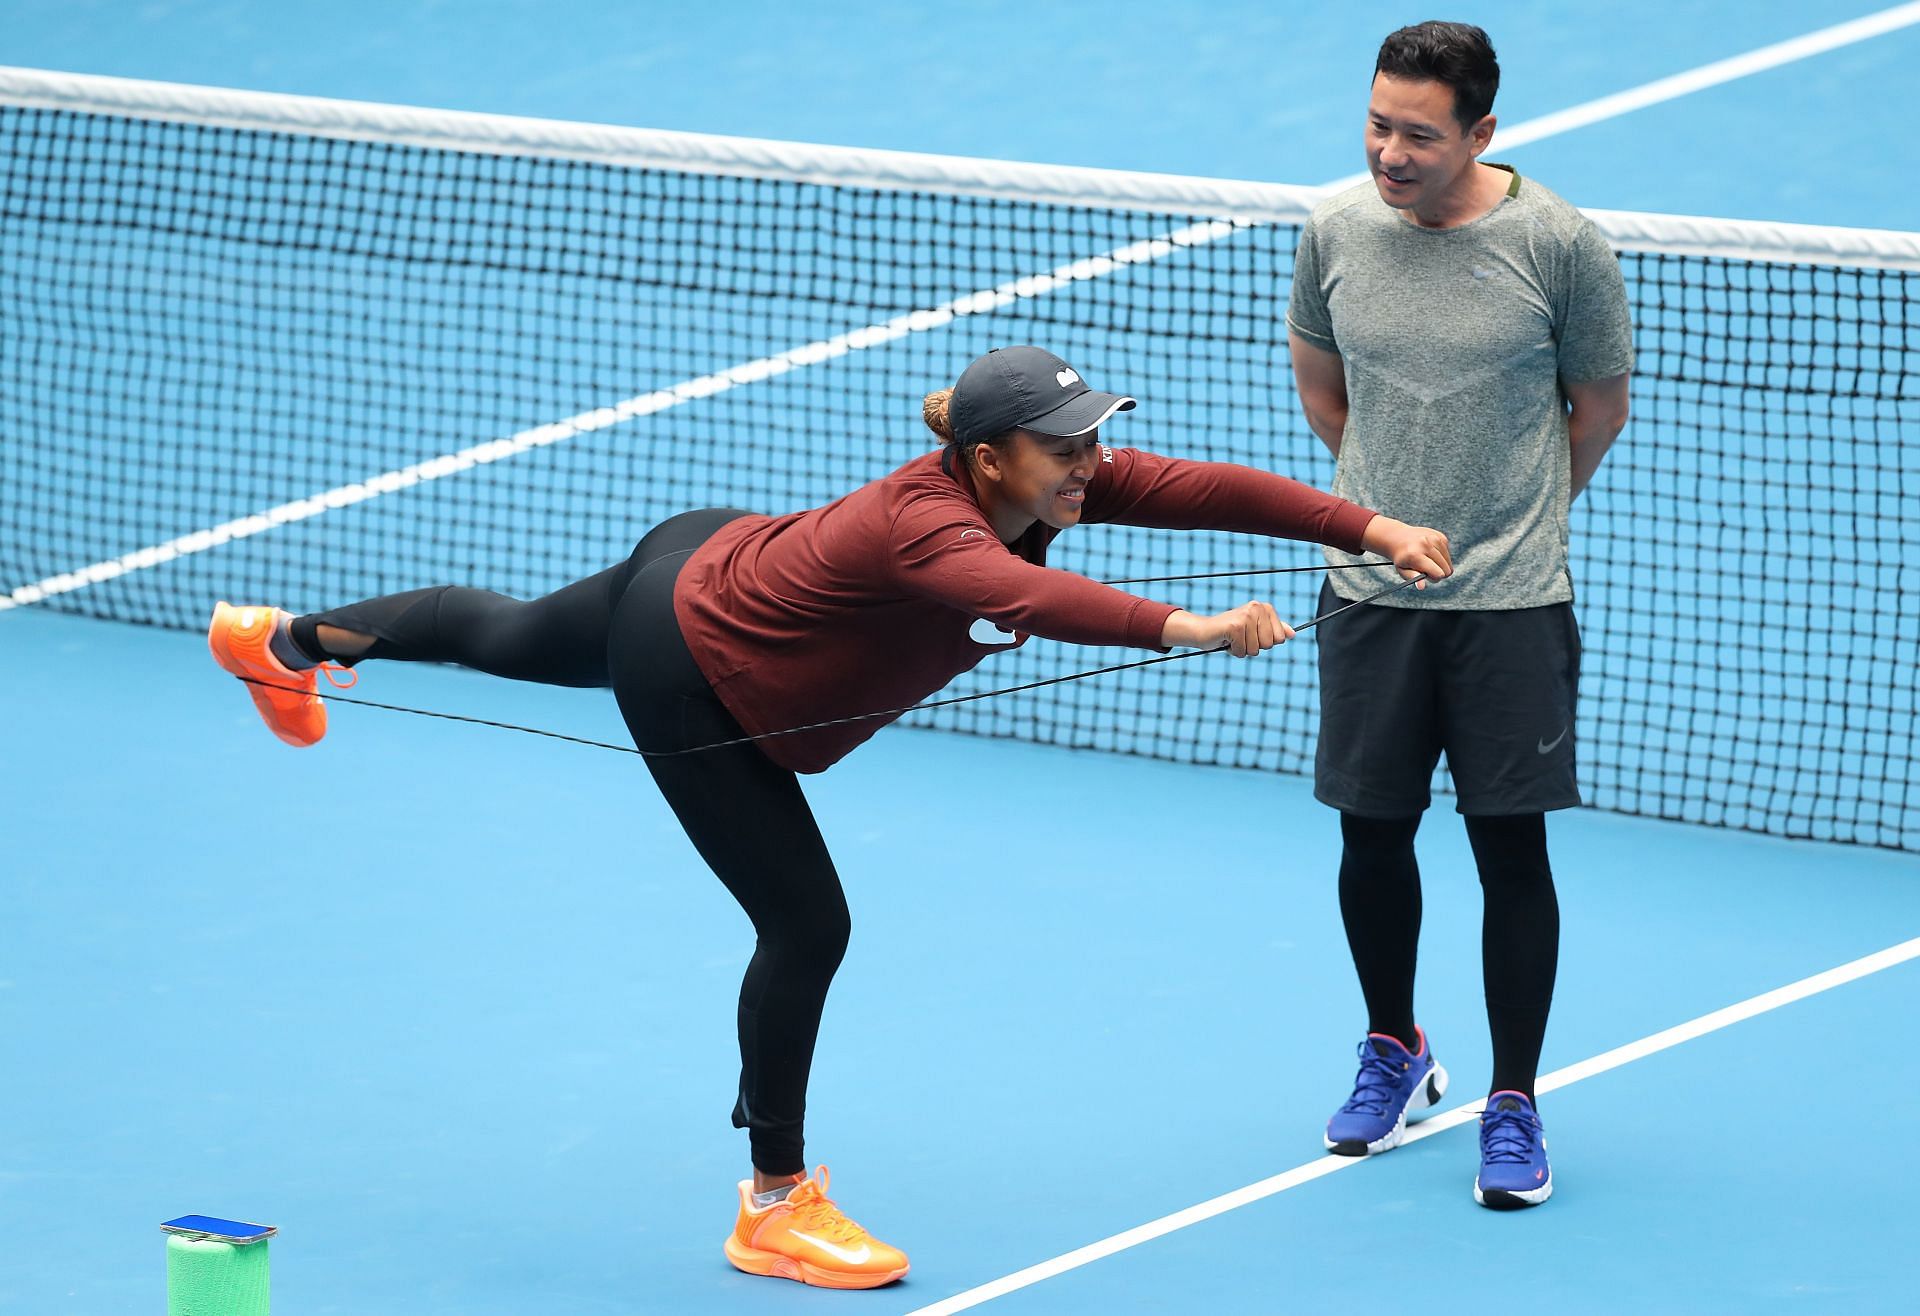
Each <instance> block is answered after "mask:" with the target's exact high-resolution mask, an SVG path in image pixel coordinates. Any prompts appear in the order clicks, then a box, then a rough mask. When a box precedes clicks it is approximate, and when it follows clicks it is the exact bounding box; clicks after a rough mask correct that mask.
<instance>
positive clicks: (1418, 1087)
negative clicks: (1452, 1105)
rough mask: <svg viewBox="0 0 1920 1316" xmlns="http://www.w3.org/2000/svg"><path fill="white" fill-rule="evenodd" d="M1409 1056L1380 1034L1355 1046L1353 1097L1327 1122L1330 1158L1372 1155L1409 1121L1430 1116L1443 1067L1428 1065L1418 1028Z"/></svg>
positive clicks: (1393, 1141) (1443, 1081) (1443, 1085)
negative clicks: (1357, 1050)
mask: <svg viewBox="0 0 1920 1316" xmlns="http://www.w3.org/2000/svg"><path fill="white" fill-rule="evenodd" d="M1414 1031H1415V1032H1416V1033H1418V1034H1419V1036H1420V1053H1419V1054H1418V1055H1415V1054H1414V1053H1413V1052H1411V1051H1409V1050H1407V1048H1406V1047H1404V1046H1402V1045H1400V1043H1399V1041H1398V1040H1397V1039H1395V1038H1392V1037H1388V1036H1387V1035H1386V1034H1385V1033H1368V1034H1367V1040H1366V1041H1364V1042H1362V1043H1361V1044H1360V1073H1359V1075H1358V1076H1357V1077H1355V1079H1354V1080H1353V1095H1352V1096H1350V1097H1348V1098H1347V1104H1346V1105H1344V1106H1342V1107H1340V1109H1339V1110H1337V1111H1335V1112H1334V1113H1333V1118H1332V1119H1330V1120H1328V1121H1327V1136H1326V1143H1327V1150H1328V1151H1330V1152H1332V1153H1333V1154H1334V1155H1336V1156H1374V1155H1377V1154H1378V1153H1380V1152H1383V1151H1392V1150H1393V1149H1394V1148H1395V1147H1398V1146H1399V1145H1400V1139H1402V1138H1404V1137H1405V1136H1406V1133H1407V1125H1408V1123H1410V1122H1413V1121H1417V1120H1421V1119H1424V1118H1425V1117H1426V1116H1428V1115H1431V1114H1433V1108H1434V1107H1435V1106H1437V1105H1439V1104H1440V1097H1441V1094H1443V1093H1444V1092H1445V1091H1446V1090H1447V1071H1446V1070H1444V1069H1442V1068H1441V1067H1440V1066H1439V1065H1437V1064H1435V1063H1434V1060H1433V1050H1432V1048H1430V1047H1429V1046H1428V1045H1427V1034H1426V1031H1425V1030H1424V1029H1420V1028H1416V1029H1415V1030H1414Z"/></svg>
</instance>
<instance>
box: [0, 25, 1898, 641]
mask: <svg viewBox="0 0 1920 1316" xmlns="http://www.w3.org/2000/svg"><path fill="white" fill-rule="evenodd" d="M1914 23H1920V0H1914V3H1910V4H1903V5H1897V6H1895V7H1894V8H1892V9H1887V10H1883V11H1881V12H1880V13H1877V14H1870V15H1868V16H1867V17H1865V18H1858V19H1854V20H1853V21H1851V22H1847V23H1841V24H1838V25H1836V26H1834V27H1829V28H1823V29H1822V30H1820V31H1818V32H1811V33H1808V34H1807V35H1806V36H1802V37H1796V38H1794V39H1793V40H1791V41H1783V42H1779V43H1777V44H1775V45H1771V46H1765V47H1762V48H1761V49H1759V50H1756V51H1753V52H1751V53H1749V54H1746V55H1739V56H1735V57H1734V58H1732V59H1724V60H1720V61H1718V62H1716V63H1712V64H1707V65H1703V66H1701V67H1700V68H1698V69H1695V70H1693V71H1692V72H1689V73H1681V74H1676V75H1674V76H1673V77H1668V78H1661V79H1659V80H1657V81H1654V82H1649V83H1647V84H1645V85H1644V86H1641V87H1636V88H1633V89H1632V90H1629V91H1623V92H1619V93H1616V94H1614V95H1612V96H1604V97H1601V98H1600V99H1599V100H1594V101H1588V102H1587V103H1586V104H1584V105H1576V106H1574V107H1573V108H1571V109H1567V110H1560V111H1558V112H1556V113H1553V114H1548V115H1543V116H1541V117H1540V118H1538V119H1531V120H1528V121H1527V122H1525V123H1522V124H1519V125H1517V126H1515V127H1513V128H1507V129H1502V130H1501V131H1500V132H1499V133H1498V139H1499V141H1500V143H1501V145H1502V146H1505V147H1514V146H1521V145H1525V144H1526V143H1529V142H1536V141H1540V140H1541V139H1543V138H1547V137H1552V136H1556V135H1557V134H1560V133H1563V132H1569V131H1571V130H1573V129H1575V128H1582V127H1585V126H1587V125H1588V124H1592V123H1598V122H1599V121H1601V120H1602V119H1609V118H1613V117H1615V116H1616V115H1621V114H1626V113H1628V112H1629V111H1632V110H1637V109H1640V108H1642V107H1643V106H1646V105H1652V104H1655V103H1657V102H1659V101H1664V100H1671V99H1673V98H1674V97H1677V96H1684V95H1687V94H1688V93H1690V92H1694V91H1699V90H1700V89H1702V88H1704V87H1710V86H1715V85H1718V84H1719V83H1723V82H1729V81H1731V80H1733V79H1735V78H1742V77H1746V76H1747V75H1749V74H1752V73H1758V72H1761V71H1763V70H1765V69H1771V68H1777V67H1778V66H1780V65H1782V64H1786V63H1790V62H1792V61H1793V60H1797V59H1805V58H1807V57H1808V56H1810V55H1816V54H1819V53H1821V52H1823V51H1827V50H1832V49H1834V48H1835V47H1837V46H1844V45H1848V44H1850V43H1852V42H1856V41H1865V40H1867V39H1868V38H1870V37H1875V36H1881V35H1884V34H1885V33H1888V32H1892V31H1895V30H1896V29H1899V28H1902V27H1906V26H1909V25H1912V24H1914ZM1366 177H1367V175H1366V174H1364V173H1363V174H1355V175H1352V176H1350V177H1347V178H1341V179H1336V180H1334V181H1333V182H1331V183H1326V184H1323V185H1322V186H1323V187H1325V188H1327V189H1334V188H1339V187H1344V186H1349V185H1351V184H1353V183H1357V182H1361V181H1364V180H1365V179H1366ZM1238 227H1243V225H1238V224H1234V223H1230V222H1228V221H1224V220H1214V221H1210V222H1207V223H1202V224H1194V225H1191V226H1189V227H1187V228H1185V229H1181V230H1180V231H1178V232H1175V233H1170V234H1167V235H1166V236H1164V237H1161V238H1155V239H1151V240H1149V241H1145V242H1137V243H1133V244H1131V245H1129V246H1126V247H1122V248H1120V249H1118V250H1116V251H1110V252H1108V253H1107V254H1106V255H1104V256H1096V257H1092V258H1090V259H1086V260H1080V261H1075V262H1074V263H1072V264H1070V265H1065V266H1062V267H1060V268H1059V269H1056V270H1054V271H1052V272H1051V273H1048V274H1041V275H1034V276H1031V277H1029V278H1025V279H1016V280H1014V281H1013V282H1011V283H1004V284H1001V285H999V286H998V287H995V288H985V289H981V290H979V291H977V292H973V293H969V294H967V295H966V296H964V297H959V298H956V299H954V300H953V301H950V302H947V303H945V304H943V305H941V306H936V307H932V308H929V309H925V310H918V311H912V312H909V313H908V314H906V315H902V316H897V317H895V318H894V319H892V320H889V321H887V322H885V323H884V324H874V325H868V326H866V327H865V328H863V329H856V330H853V331H852V332H850V333H845V334H840V335H839V336H837V337H834V338H829V339H824V340H822V341H819V342H814V343H807V344H805V345H803V346H800V347H794V348H789V349H788V350H787V351H784V352H780V353H778V354H776V355H774V356H768V357H762V358H760V359H759V360H757V361H749V362H745V363H743V364H740V365H736V366H732V367H730V368H728V369H726V370H722V371H720V372H718V373H716V374H711V375H703V376H701V377H700V378H698V379H689V380H684V381H682V382H681V383H678V384H675V385H673V386H672V387H670V388H664V389H658V390H656V391H654V392H651V393H644V394H641V395H640V396H638V397H632V398H628V399H627V400H626V401H624V402H619V403H616V404H614V405H613V406H610V407H600V408H597V409H596V410H593V411H588V412H582V413H581V414H580V415H577V416H570V417H568V418H567V419H565V420H558V421H553V422H551V423H549V424H546V425H540V426H537V427H535V428H533V429H529V430H522V431H521V432H520V433H518V434H514V435H512V436H510V437H508V438H504V439H495V440H493V441H492V442H489V443H482V444H478V445H476V446H474V447H471V448H466V449H463V450H461V451H459V452H455V453H449V454H446V455H444V456H440V457H435V458H432V459H431V460H428V461H424V462H417V463H415V464H414V465H411V466H406V467H402V468H400V469H398V470H392V471H386V472H383V473H381V474H378V475H373V476H369V477H367V478H365V479H363V480H360V481H357V482H355V483H353V484H346V485H341V486H340V487H338V488H335V489H328V490H326V491H324V492H322V493H317V494H312V495H309V496H308V497H305V498H299V499H295V500H294V501H292V502H288V503H282V504H280V505H279V506H277V507H269V508H266V509H265V510H263V511H258V512H254V513H252V514H250V515H247V516H242V517H239V518H237V519H235V520H232V521H227V522H224V523H223V524H220V525H216V526H212V527H210V528H208V529H204V530H198V531H195V532H194V533H192V534H188V535H182V536H180V537H178V538H176V539H170V540H168V541H166V542H165V543H161V544H153V545H149V546H148V547H146V548H141V549H136V550H134V551H133V552H131V553H126V554H123V555H121V556H120V557H117V558H112V559H109V560H107V561H104V562H95V563H92V564H91V565H88V566H84V567H79V568H76V569H74V570H72V571H66V572H62V573H60V574H59V575H54V576H49V577H47V578H46V579H44V580H38V581H35V582H33V583H32V584H29V585H21V586H18V587H17V588H15V589H13V590H11V591H10V592H8V593H5V594H0V613H4V612H6V611H8V610H9V609H12V608H18V607H23V606H25V605H27V604H32V603H38V602H40V601H41V600H43V599H47V598H51V597H53V596H55V595H58V594H66V593H71V592H72V591H74V590H79V589H84V588H86V587H87V586H89V585H97V584H99V583H100V582H102V581H107V580H113V579H115V578H116V577H119V576H124V575H126V574H127V573H128V572H131V571H141V570H145V569H147V568H149V567H157V566H160V565H162V564H163V563H167V562H171V561H173V560H174V559H176V558H181V557H186V556H188V555H189V554H193V553H201V552H205V551H206V550H207V549H210V548H217V547H218V546H220V545H221V544H226V543H230V542H232V541H233V540H236V539H245V538H247V537H249V536H252V535H257V534H261V533H264V532H265V531H268V530H271V529H273V528H275V527H276V526H282V525H290V524H292V523H293V522H295V521H303V520H306V519H307V518H309V517H313V516H318V515H320V514H321V513H322V512H327V511H332V510H334V509H335V508H340V507H350V506H352V505H353V504H355V503H360V502H365V501H366V500H367V499H369V498H377V497H379V496H381V495H382V494H389V493H396V492H398V491H399V490H401V489H408V488H411V487H413V486H414V485H416V484H422V483H425V482H427V481H429V480H437V479H442V478H444V477H446V476H449V475H456V474H458V473H460V472H461V471H466V470H470V469H472V468H473V467H475V466H482V465H486V464H488V463H491V462H497V461H501V460H503V459H505V458H508V457H514V456H518V455H519V454H520V453H523V452H529V451H531V450H533V449H535V448H540V447H545V446H547V445H549V444H553V443H559V442H562V441H563V440H566V439H570V438H572V437H573V436H574V435H576V434H587V433H592V432H593V431H595V430H600V429H605V428H607V427H608V426H611V425H617V424H621V423H623V422H625V421H629V420H633V419H636V418H638V417H640V416H650V415H652V414H654V413H655V412H658V411H664V410H666V409H667V408H669V407H675V406H678V405H680V404H681V403H683V402H690V401H692V400H693V399H695V398H702V397H711V396H712V395H713V394H715V393H723V392H725V391H726V390H728V389H730V388H734V387H736V386H738V385H740V384H750V383H753V382H755V381H756V380H761V379H768V378H771V377H773V376H775V375H781V374H785V373H786V372H787V371H789V370H793V369H797V368H798V367H801V366H807V365H813V364H816V363H818V362H820V361H827V360H831V359H833V358H835V357H839V356H845V355H846V354H848V353H849V352H857V351H860V350H862V349H865V348H868V347H875V346H878V345H880V344H882V343H889V342H892V341H894V340H895V339H898V338H904V337H906V336H907V335H908V334H912V333H920V332H924V331H925V330H928V329H934V328H938V327H939V326H941V325H944V324H947V323H950V322H951V321H953V320H954V319H957V318H959V317H960V316H963V315H977V314H980V313H981V312H983V311H991V310H997V309H999V308H1000V307H1002V306H1006V305H1009V304H1011V303H1013V302H1016V301H1019V300H1021V299H1022V298H1026V297H1038V296H1044V295H1045V294H1047V293H1050V292H1052V291H1054V290H1055V289H1056V288H1060V287H1064V286H1065V285H1067V284H1070V283H1075V282H1080V281H1083V280H1087V279H1097V278H1100V277H1102V276H1104V275H1107V274H1111V273H1113V272H1114V271H1115V270H1119V269H1124V268H1126V267H1127V266H1129V265H1138V264H1145V263H1148V262H1151V261H1154V260H1158V259H1160V258H1161V257H1163V256H1166V255H1170V254H1171V253H1173V252H1174V251H1176V250H1178V249H1180V248H1182V247H1197V246H1203V245H1205V244H1206V243H1208V242H1212V241H1214V240H1215V239H1217V238H1220V237H1224V236H1226V235H1227V234H1229V233H1231V232H1233V231H1234V230H1235V229H1236V228H1238Z"/></svg>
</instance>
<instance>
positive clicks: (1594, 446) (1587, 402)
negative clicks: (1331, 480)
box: [1295, 358, 1630, 498]
mask: <svg viewBox="0 0 1920 1316" xmlns="http://www.w3.org/2000/svg"><path fill="white" fill-rule="evenodd" d="M1296 359H1297V358H1296ZM1295 369H1296V371H1297V370H1298V366H1297V365H1296V367H1295ZM1629 378H1630V376H1627V375H1614V376H1612V377H1611V378H1608V379H1594V380H1589V381H1588V382H1587V383H1584V384H1566V385H1564V387H1565V388H1566V391H1567V407H1568V411H1567V442H1568V445H1569V446H1570V447H1571V448H1572V450H1573V453H1572V455H1573V492H1572V495H1571V496H1572V497H1573V498H1578V497H1579V496H1580V491H1581V490H1583V489H1585V488H1586V487H1587V482H1588V481H1589V480H1591V479H1593V473H1594V472H1595V471H1597V470H1599V469H1600V459H1601V458H1603V457H1605V456H1606V455H1607V449H1608V448H1610V447H1612V446H1613V441H1614V440H1615V439H1616V438H1618V437H1619V436H1620V431H1621V430H1622V429H1625V428H1626V424H1627V380H1628V379H1629ZM1300 391H1301V396H1302V397H1304V396H1305V395H1306V389H1305V387H1304V386H1303V387H1302V388H1301V390H1300ZM1309 415H1311V412H1309ZM1314 428H1315V430H1316V432H1317V431H1318V429H1319V427H1318V426H1315V427H1314ZM1321 437H1323V438H1324V437H1325V436H1324V435H1322V436H1321ZM1335 451H1338V449H1337V448H1336V449H1335Z"/></svg>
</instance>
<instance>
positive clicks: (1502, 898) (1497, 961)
mask: <svg viewBox="0 0 1920 1316" xmlns="http://www.w3.org/2000/svg"><path fill="white" fill-rule="evenodd" d="M1466 823H1467V840H1468V841H1469V842H1471V843H1472V845H1473V857H1474V862H1475V864H1476V866H1477V867H1478V868H1479V870H1480V885H1481V887H1482V888H1483V890H1484V892H1485V899H1486V912H1485V913H1484V915H1483V916H1482V921H1481V925H1480V957H1481V972H1482V974H1483V976H1484V980H1485V986H1486V994H1487V1024H1488V1027H1489V1029H1490V1031H1491V1032H1492V1035H1493V1083H1492V1086H1491V1089H1490V1090H1491V1091H1494V1092H1503V1091H1513V1092H1524V1093H1526V1094H1527V1095H1528V1096H1530V1097H1531V1096H1532V1095H1533V1085H1534V1079H1535V1078H1536V1076H1537V1073H1538V1070H1539V1068H1540V1048H1541V1045H1542V1044H1543V1043H1544V1041H1545V1040H1546V1035H1547V1014H1548V1012H1549V1010H1550V1009H1551V1007H1552V1004H1553V982H1554V977H1555V974H1556V971H1557V969H1558V966H1559V959H1560V902H1559V898H1558V896H1557V895H1556V894H1555V892H1554V889H1553V869H1552V868H1551V866H1550V865H1549V864H1548V862H1547V821H1546V816H1545V815H1544V814H1538V813H1528V814H1516V815H1514V816H1511V817H1479V816H1474V815H1469V816H1468V817H1467V819H1466ZM1419 829H1420V817H1419V815H1418V814H1416V815H1414V816H1413V817H1410V818H1362V817H1359V816H1358V815H1356V814H1351V813H1343V814H1341V815H1340V834H1341V838H1342V840H1343V841H1344V842H1345V848H1344V849H1343V851H1342V853H1341V858H1340V913H1341V917H1342V918H1343V919H1344V921H1345V923H1346V927H1347V945H1348V947H1349V948H1350V949H1351V950H1352V952H1353V964H1354V968H1355V969H1356V970H1358V972H1359V975H1360V990H1361V992H1362V993H1364V994H1365V996H1366V998H1367V1028H1368V1030H1369V1031H1370V1032H1376V1033H1385V1034H1387V1035H1388V1036H1390V1037H1397V1038H1399V1039H1400V1040H1401V1041H1403V1042H1406V1043H1408V1044H1411V1043H1412V1042H1413V1040H1414V1038H1413V1032H1414V1029H1413V1025H1414V1014H1413V974H1414V963H1415V958H1416V955H1417V952H1418V949H1419V943H1420V913H1421V907H1420V868H1419V865H1417V864H1416V863H1415V862H1414V857H1413V837H1414V833H1415V832H1417V831H1418V830H1419Z"/></svg>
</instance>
